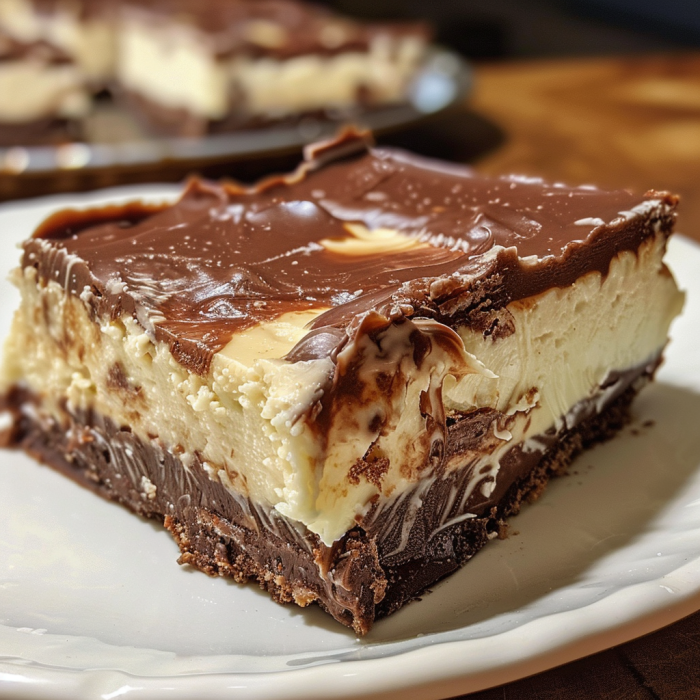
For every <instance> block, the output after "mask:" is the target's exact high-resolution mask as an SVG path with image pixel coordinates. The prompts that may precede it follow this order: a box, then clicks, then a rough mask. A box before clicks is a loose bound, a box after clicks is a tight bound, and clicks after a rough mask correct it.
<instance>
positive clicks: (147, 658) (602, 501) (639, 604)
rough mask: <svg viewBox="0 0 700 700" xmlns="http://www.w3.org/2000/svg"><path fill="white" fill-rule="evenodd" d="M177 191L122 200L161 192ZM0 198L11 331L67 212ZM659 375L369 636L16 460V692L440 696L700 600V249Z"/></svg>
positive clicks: (549, 662)
mask: <svg viewBox="0 0 700 700" xmlns="http://www.w3.org/2000/svg"><path fill="white" fill-rule="evenodd" d="M172 192H173V189H172V188H164V187H160V188H159V187H152V188H139V189H138V190H134V189H131V190H123V189H122V190H117V191H112V193H110V194H109V196H110V197H112V198H114V197H117V196H118V197H121V198H123V197H126V198H132V197H133V196H134V194H135V193H138V194H142V193H145V194H146V195H148V196H149V197H156V198H162V197H164V196H166V195H167V194H172ZM105 196H106V195H105V193H104V192H103V193H98V194H96V195H95V194H93V195H87V196H82V197H78V196H75V195H73V196H70V197H62V198H52V199H45V200H36V201H34V202H31V203H28V204H27V203H25V204H13V205H4V206H2V207H0V277H1V278H2V281H1V282H0V334H2V335H3V336H4V335H5V334H6V332H7V328H8V324H9V320H10V316H11V311H12V309H13V308H14V307H15V305H16V303H17V295H16V293H15V291H14V289H13V288H12V287H10V286H9V284H8V283H7V282H6V281H4V279H5V277H6V275H7V272H8V271H9V269H10V268H11V267H12V266H13V265H14V264H15V262H16V260H17V257H18V253H17V251H16V249H15V245H16V244H17V243H18V242H19V241H20V240H22V239H23V238H25V237H26V236H27V235H28V234H29V233H30V232H31V230H32V228H33V227H34V226H35V225H36V224H37V223H38V222H39V221H40V220H41V219H42V218H43V217H44V216H45V215H46V214H47V213H48V212H49V211H51V210H53V209H54V208H56V207H57V206H61V205H65V204H66V203H75V204H85V203H89V202H94V201H97V200H98V199H102V200H103V199H104V198H105ZM669 262H670V264H671V266H672V267H673V269H674V271H675V272H676V275H677V277H678V279H679V281H680V283H681V285H682V286H683V287H684V288H686V289H687V290H688V301H687V306H686V310H685V314H684V316H683V317H682V318H681V319H679V320H678V321H677V322H676V323H675V325H674V327H673V330H672V335H673V343H672V344H671V346H670V347H669V349H668V352H667V361H666V364H665V365H664V367H663V368H662V370H661V372H660V374H659V377H658V379H659V381H658V382H657V383H656V384H655V385H654V386H652V387H649V388H648V389H646V390H645V391H644V392H643V394H642V395H641V396H640V397H639V399H638V400H637V402H636V404H635V414H636V419H635V422H634V424H633V425H632V426H630V427H629V428H627V429H626V430H625V431H624V432H623V434H622V435H620V436H619V437H618V438H616V439H614V440H612V441H611V442H609V443H607V444H605V445H602V446H599V447H597V448H595V449H594V450H592V451H590V452H588V453H586V454H585V455H583V456H582V457H581V458H579V459H578V460H577V462H576V463H575V464H574V466H573V468H572V472H571V474H570V475H569V476H566V477H563V478H561V479H556V480H555V481H554V482H553V483H552V484H550V486H549V488H548V489H547V492H546V494H545V495H544V496H543V497H542V498H541V499H540V500H539V501H538V502H537V504H536V505H535V506H533V507H527V508H525V509H524V511H523V513H521V514H520V515H519V516H518V517H517V518H516V519H514V520H513V521H512V527H511V531H516V532H517V534H515V533H513V535H512V536H511V537H510V538H508V539H507V540H503V541H498V540H496V541H494V542H492V543H491V544H489V546H488V547H487V548H486V549H485V550H484V551H483V552H481V553H480V554H479V555H478V556H477V557H475V558H474V560H473V561H471V562H470V563H469V565H468V566H466V567H465V568H464V569H462V570H461V571H459V572H458V573H456V574H454V575H453V576H451V577H450V578H449V579H448V580H446V581H445V582H443V583H441V584H440V585H439V586H436V587H435V590H434V591H433V592H432V593H431V594H429V595H426V596H425V597H424V598H423V600H422V601H421V602H417V603H413V604H411V605H409V606H407V607H406V608H405V609H403V610H402V611H400V612H398V613H397V614H395V615H394V616H392V617H390V618H389V619H387V620H383V621H381V622H379V623H377V625H376V626H375V628H374V630H373V631H372V633H371V634H370V635H369V636H367V637H366V638H365V639H362V640H360V639H356V638H355V636H354V635H353V634H352V633H351V632H350V631H348V630H346V629H344V628H342V627H341V626H340V625H338V624H337V623H335V622H334V621H332V620H331V619H330V618H329V617H328V616H326V615H325V614H324V613H322V612H320V610H318V609H316V608H314V607H312V608H310V609H307V610H300V609H298V608H296V607H282V606H280V605H277V604H275V603H273V602H272V601H271V600H269V599H268V597H267V596H266V595H265V594H263V593H262V592H261V591H259V590H257V588H256V587H254V586H252V585H251V586H239V585H237V584H234V583H230V582H227V581H225V580H222V579H210V578H208V577H206V576H204V575H203V574H201V573H199V572H194V571H192V570H190V569H188V568H183V567H179V566H177V564H176V563H175V559H176V558H177V554H178V553H177V548H176V546H175V544H174V542H173V541H172V539H171V538H170V536H169V535H168V534H167V533H166V532H165V531H164V530H163V529H162V528H160V527H158V526H156V525H154V524H152V523H149V522H147V521H145V520H142V519H140V518H138V517H135V516H133V515H131V514H130V513H128V512H127V511H126V510H124V509H122V508H121V507H119V506H117V505H114V504H110V503H107V502H105V501H102V500H101V499H99V498H97V497H96V496H94V495H93V494H91V493H89V492H87V491H85V490H83V489H81V488H80V487H78V486H76V485H75V484H73V483H72V482H71V481H69V480H67V479H65V478H63V477H61V476H59V475H58V474H57V473H55V472H53V471H52V470H50V469H48V468H46V467H43V466H40V465H38V464H36V463H35V462H33V461H32V460H30V459H28V458H27V457H25V456H24V455H22V454H20V453H18V452H11V451H2V452H0V697H3V698H6V697H11V698H71V699H76V700H81V699H87V698H90V699H93V698H94V699H97V698H101V699H103V700H111V699H112V698H117V697H119V698H128V700H132V699H133V700H145V699H146V698H169V699H170V698H212V699H214V698H227V699H228V698H239V697H240V698H275V699H285V698H286V699H290V698H326V697H330V696H333V697H336V698H370V697H376V698H380V697H381V698H397V699H398V698H405V697H406V689H407V688H411V689H412V691H413V692H412V694H411V698H415V699H422V698H426V699H427V698H441V697H448V696H452V695H457V694H459V693H464V692H469V691H473V690H478V689H481V688H484V687H487V686H489V685H497V684H500V683H505V682H507V681H510V680H513V679H515V678H518V677H521V676H524V675H527V674H531V673H535V672H538V671H541V670H543V669H546V668H550V667H552V666H554V665H556V664H559V663H564V662H566V661H569V660H572V659H574V658H578V657H580V656H583V655H585V654H589V653H593V652H595V651H598V650H600V649H603V648H606V647H608V646H611V645H612V644H616V643H620V642H623V641H626V640H628V639H631V638H632V637H634V636H636V635H639V634H643V633H645V632H648V631H651V630H653V629H656V628H658V627H660V626H662V625H664V624H667V623H670V622H672V621H674V620H676V619H678V618H680V617H682V616H683V615H685V614H688V613H690V612H692V611H693V610H696V609H700V547H699V546H698V543H699V542H700V427H699V425H698V417H699V416H700V353H698V352H697V348H698V345H700V330H699V329H698V317H699V313H700V277H698V275H697V270H698V269H700V248H699V247H697V246H696V245H695V244H693V243H692V242H690V241H688V240H685V239H682V238H678V239H676V240H674V241H673V242H672V245H671V248H670V251H669Z"/></svg>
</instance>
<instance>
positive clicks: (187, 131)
mask: <svg viewBox="0 0 700 700" xmlns="http://www.w3.org/2000/svg"><path fill="white" fill-rule="evenodd" d="M0 31H3V32H4V33H5V34H6V35H7V36H8V37H10V38H12V39H13V40H14V41H15V42H20V43H24V44H33V43H36V42H46V43H48V44H50V45H51V46H53V47H55V50H56V51H58V52H61V55H63V56H64V57H65V59H66V61H67V62H68V63H69V64H70V65H71V66H72V67H73V71H74V72H77V74H78V75H79V77H76V82H77V84H80V85H82V86H84V89H87V88H90V89H91V90H93V91H95V92H96V91H99V90H100V89H103V88H108V89H109V90H110V92H111V93H112V94H113V95H114V96H115V97H116V98H117V99H119V100H120V101H123V102H124V103H125V104H126V105H127V106H128V108H129V109H130V110H132V111H133V112H134V113H135V114H136V115H137V116H138V117H139V118H140V119H141V121H144V122H145V123H146V124H147V125H149V127H151V129H152V130H153V131H155V133H164V134H168V135H180V136H198V135H202V134H206V133H208V132H210V131H220V130H228V129H232V128H236V127H240V126H248V125H251V124H263V123H266V122H278V121H279V120H283V119H290V118H296V117H298V116H300V115H308V114H313V115H321V116H325V117H331V118H332V117H333V116H335V117H336V118H343V117H345V116H347V111H348V110H352V109H353V108H362V109H367V108H371V107H372V106H375V105H386V104H393V103H401V102H403V101H405V100H406V99H407V95H408V91H409V90H410V86H411V82H412V79H413V78H414V77H415V75H416V73H417V71H418V70H419V69H420V67H421V65H422V63H423V61H424V59H425V56H426V51H427V48H428V41H429V37H430V32H429V31H428V29H427V27H426V26H425V25H423V24H416V23H413V24H398V23H397V24H386V23H385V24H364V23H360V22H357V21H354V20H351V19H348V18H345V17H339V16H338V15H335V14H333V13H331V12H329V11H327V10H325V9H323V8H320V7H317V6H314V5H310V4H306V3H304V2H299V1H298V0H208V1H207V0H155V1H154V2H150V3H140V2H137V1H136V0H114V1H110V0H0ZM18 60H19V61H20V62H21V61H23V60H24V59H18ZM18 89H19V88H18V87H13V88H11V91H8V92H5V91H3V93H2V95H3V97H2V102H7V103H8V104H9V103H11V102H13V101H14V94H15V92H17V90H18ZM47 89H48V88H47ZM4 96H11V97H8V99H5V97H4ZM46 99H47V100H48V98H46ZM32 117H33V115H32Z"/></svg>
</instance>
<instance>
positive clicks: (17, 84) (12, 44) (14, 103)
mask: <svg viewBox="0 0 700 700" xmlns="http://www.w3.org/2000/svg"><path fill="white" fill-rule="evenodd" d="M0 96H2V97H1V98H0V144H10V145H12V144H16V143H33V142H37V141H46V140H53V139H56V138H61V137H63V138H68V135H69V134H71V133H72V134H73V135H75V133H77V131H78V129H79V120H80V119H81V118H82V117H84V116H85V115H86V114H87V113H88V111H89V109H90V95H89V93H88V91H87V89H86V87H85V84H84V79H83V76H82V74H81V72H80V70H79V69H78V68H77V67H76V65H75V64H74V63H73V61H72V60H71V59H70V57H69V56H67V55H66V54H65V53H64V52H63V51H61V50H60V49H57V48H56V47H55V46H52V45H51V44H47V43H46V42H43V41H37V42H33V43H22V42H20V41H17V40H16V39H13V38H11V37H10V36H8V35H7V34H4V33H3V32H2V30H0Z"/></svg>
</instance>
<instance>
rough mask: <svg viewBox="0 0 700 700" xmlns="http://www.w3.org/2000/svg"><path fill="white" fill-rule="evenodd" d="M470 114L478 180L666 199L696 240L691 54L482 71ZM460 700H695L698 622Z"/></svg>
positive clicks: (698, 127) (696, 136)
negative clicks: (516, 177)
mask: <svg viewBox="0 0 700 700" xmlns="http://www.w3.org/2000/svg"><path fill="white" fill-rule="evenodd" d="M470 108H471V109H472V110H473V111H474V112H475V113H476V114H478V115H479V116H480V117H485V118H486V119H487V120H488V122H490V123H491V127H493V126H494V125H495V126H496V127H497V129H495V130H494V129H493V128H491V131H489V128H488V127H484V126H483V125H482V128H484V134H485V138H487V137H488V135H489V133H490V138H492V139H494V140H497V137H496V135H495V134H496V132H498V131H500V132H501V134H500V139H501V141H500V143H495V144H494V147H493V149H492V150H490V151H488V152H487V153H485V154H483V155H482V156H481V157H479V155H478V154H477V155H476V160H475V164H476V166H477V168H478V169H479V170H480V171H482V172H484V173H490V174H495V173H506V172H519V173H526V174H529V175H540V176H542V177H544V178H546V179H547V180H559V181H563V182H567V183H570V184H583V183H595V184H599V185H601V186H605V187H631V188H634V189H635V190H638V191H640V192H643V191H645V190H646V189H647V188H654V189H668V190H672V191H674V192H677V193H679V194H680V195H682V198H683V199H682V205H681V213H680V216H679V222H678V230H680V231H682V232H683V233H684V234H686V235H688V236H691V237H693V238H695V239H696V240H698V241H700V55H697V54H693V55H687V54H685V55H675V56H656V57H636V58H623V59H619V58H616V59H604V60H576V61H547V62H533V63H521V64H512V63H503V64H499V65H487V66H481V67H480V68H479V69H478V72H477V87H476V91H475V94H474V96H473V99H472V100H471V103H470ZM699 274H700V271H699ZM698 418H699V419H700V416H699V417H698ZM698 548H699V549H700V542H698ZM469 697H470V700H530V699H532V700H535V699H537V700H545V699H546V700H584V699H585V700H589V699H594V698H595V699H596V700H621V699H623V698H624V699H625V700H652V699H658V700H680V699H685V698H687V699H688V700H691V699H693V700H697V698H700V613H696V614H694V615H691V616H690V617H687V618H685V619H683V620H681V621H680V622H677V623H676V624H673V625H671V626H670V627H666V628H664V629H661V630H659V631H657V632H655V633H653V634H650V635H648V636H646V637H642V638H640V639H637V640H635V641H632V642H629V643H627V644H623V645H622V646H618V647H616V648H613V649H610V650H608V651H604V652H602V653H599V654H596V655H595V656H591V657H588V658H585V659H581V660H579V661H576V662H573V663H569V664H567V665H565V666H561V667H559V668H556V669H554V670H551V671H548V672H545V673H542V674H540V675H537V676H533V677H531V678H526V679H524V680H520V681H517V682H515V683H512V684H510V685H506V686H501V687H499V688H493V689H491V690H486V691H482V692H480V693H476V694H473V695H470V696H469Z"/></svg>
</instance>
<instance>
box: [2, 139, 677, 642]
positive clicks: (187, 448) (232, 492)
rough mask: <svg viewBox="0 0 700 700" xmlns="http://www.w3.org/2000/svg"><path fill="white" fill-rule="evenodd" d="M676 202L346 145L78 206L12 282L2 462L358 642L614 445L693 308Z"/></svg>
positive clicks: (27, 256)
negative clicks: (265, 172)
mask: <svg viewBox="0 0 700 700" xmlns="http://www.w3.org/2000/svg"><path fill="white" fill-rule="evenodd" d="M676 205H677V198H676V197H674V196H673V195H670V194H668V193H662V192H649V193H647V194H646V195H644V196H637V195H634V194H631V193H630V192H627V191H613V192H604V191H601V190H599V189H596V188H595V187H589V186H587V187H568V186H565V185H562V184H546V183H544V182H542V181H541V180H538V179H531V178H524V177H515V176H507V177H501V178H486V177H482V176H479V175H477V174H475V173H474V172H473V171H472V170H470V169H468V168H466V167H462V166H457V165H453V164H447V163H443V162H439V161H434V160H429V159H425V158H422V157H418V156H415V155H411V154H409V153H406V152H403V151H399V150H394V149H390V148H375V147H373V146H371V145H370V143H369V138H368V136H367V135H366V134H363V133H359V132H356V131H354V130H348V131H347V132H345V133H344V134H342V135H340V136H339V137H338V138H337V139H334V140H333V141H331V142H325V143H319V144H315V145H314V146H311V147H309V148H308V149H307V150H306V152H305V158H304V161H303V163H302V164H301V165H300V166H299V167H298V169H297V170H295V171H294V172H292V173H289V174H287V175H283V176H273V177H270V178H268V179H266V180H263V181H261V182H259V183H257V184H256V185H254V186H244V185H241V184H237V183H234V182H222V183H212V182H206V181H202V180H197V179H195V180H192V181H190V182H189V184H188V185H187V186H186V187H185V189H184V192H183V194H182V196H181V197H180V199H179V200H178V201H177V202H175V203H174V204H167V205H158V206H150V205H146V204H142V203H132V204H127V205H119V206H108V207H102V208H98V209H92V210H87V211H64V212H60V213H58V214H56V215H54V216H52V217H51V218H49V219H48V220H47V221H45V222H44V223H43V224H42V225H41V226H40V227H39V229H38V230H37V231H36V232H35V233H34V235H33V236H32V237H31V238H30V239H29V240H27V241H26V243H25V244H24V247H23V252H22V259H21V265H20V267H19V268H18V269H17V270H16V271H15V273H14V282H15V283H16V284H17V286H18V287H19V289H20V291H21V294H22V303H21V306H20V308H19V310H18V311H17V313H16V316H15V320H14V325H13V328H12V332H11V334H10V336H9V338H8V340H7V343H6V347H5V356H4V363H3V367H2V374H1V376H0V396H2V404H1V405H2V409H3V410H4V411H5V412H6V413H8V414H9V415H10V416H11V419H12V421H11V423H12V426H11V428H10V429H9V431H8V432H7V434H6V442H7V443H8V444H10V445H15V446H19V447H21V448H23V449H25V450H26V451H27V452H28V453H29V454H31V455H34V456H36V457H37V458H38V459H39V460H41V461H43V462H45V463H46V464H49V465H50V466H52V467H54V468H56V469H58V470H60V471H62V472H63V473H65V474H66V475H68V476H70V477H71V478H73V479H75V480H77V481H78V482H80V483H82V484H84V485H85V486H87V487H89V488H91V489H93V490H94V491H96V492H97V493H99V494H100V495H102V496H104V497H106V498H109V499H112V500H115V501H118V502H120V503H122V504H124V505H125V506H127V507H128V508H130V509H131V510H133V511H134V512H136V513H139V514H141V515H144V516H146V517H151V518H155V519H157V520H159V521H161V522H163V524H164V525H165V527H166V528H167V529H168V530H169V531H170V532H171V533H172V535H173V537H174V538H175V540H176V542H177V543H178V545H179V547H180V550H181V557H180V562H181V563H184V564H189V565H192V566H195V567H197V568H199V569H201V570H203V571H205V572H206V573H208V574H211V575H221V576H229V577H232V578H234V579H235V580H237V581H240V582H243V581H247V580H251V579H252V580H254V581H257V582H258V583H259V584H260V585H261V586H262V587H263V588H265V589H266V590H268V591H269V593H270V594H271V596H272V597H273V598H274V599H275V600H277V601H279V602H294V603H296V604H298V605H301V606H306V605H308V604H310V603H317V604H318V605H320V606H321V607H322V608H323V609H324V610H326V611H327V612H329V613H330V614H331V615H332V616H333V617H334V618H335V619H336V620H338V621H339V622H341V623H343V624H344V625H347V626H349V627H352V629H353V630H354V631H355V632H356V633H357V634H360V635H362V634H366V633H367V632H368V631H369V630H370V629H371V626H372V624H373V622H374V621H375V620H376V619H378V618H381V617H383V616H385V615H388V614H390V613H392V612H394V611H396V610H397V609H399V608H400V607H401V606H402V605H404V604H405V603H407V602H408V601H410V600H412V599H414V598H415V597H417V596H418V595H419V594H420V593H422V592H423V591H424V590H425V589H426V588H427V587H428V586H430V585H432V584H433V583H435V582H436V581H438V580H440V579H441V578H443V577H444V576H446V575H448V574H449V573H451V572H453V571H455V570H456V569H458V568H459V567H460V566H461V565H463V564H464V563H465V562H466V561H467V560H468V559H470V558H471V557H472V556H473V555H474V554H476V553H477V552H478V551H479V550H480V549H481V548H482V547H483V546H484V545H485V544H486V543H487V542H488V541H489V540H490V539H492V538H494V537H496V536H498V535H499V534H501V533H502V532H503V530H504V528H505V523H506V521H507V519H508V518H509V517H510V516H512V515H514V514H516V513H517V512H518V511H519V509H520V507H521V505H522V504H523V503H524V502H525V501H527V500H533V499H534V498H535V497H536V496H537V495H538V494H539V493H540V492H541V490H542V489H543V487H544V486H545V484H546V482H547V481H548V480H549V478H550V477H551V476H552V475H555V474H558V473H561V472H563V471H565V470H566V468H567V466H568V465H569V464H570V463H571V461H572V460H573V458H574V457H575V456H576V455H577V454H578V453H579V452H581V450H583V449H585V448H587V447H588V446H590V445H592V444H594V443H596V442H599V441H601V440H605V439H607V438H609V437H611V436H612V435H613V434H614V433H615V432H616V431H618V430H619V429H620V428H621V427H622V426H623V425H624V423H625V421H626V420H627V418H628V409H629V406H630V403H631V401H632V399H633V398H634V396H635V395H636V394H637V392H638V391H639V390H640V389H641V388H642V387H643V386H644V385H645V384H646V383H647V382H649V381H650V380H651V379H652V377H653V375H654V372H655V370H656V368H657V366H658V365H659V363H660V361H661V358H662V353H663V349H664V347H665V345H666V342H667V337H668V330H669V325H670V323H671V321H672V319H673V318H674V317H675V316H676V315H677V314H678V313H679V311H680V310H681V306H682V303H683V296H682V294H681V293H680V292H679V291H678V289H677V287H676V284H675V282H674V280H673V277H672V275H671V274H670V272H669V270H668V269H667V268H666V266H665V265H664V263H663V255H664V251H665V247H666V241H667V239H668V236H669V235H670V234H671V231H672V228H673V224H674V219H675V209H676ZM114 537H118V533H114ZM468 596H469V592H468V591H465V597H468Z"/></svg>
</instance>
